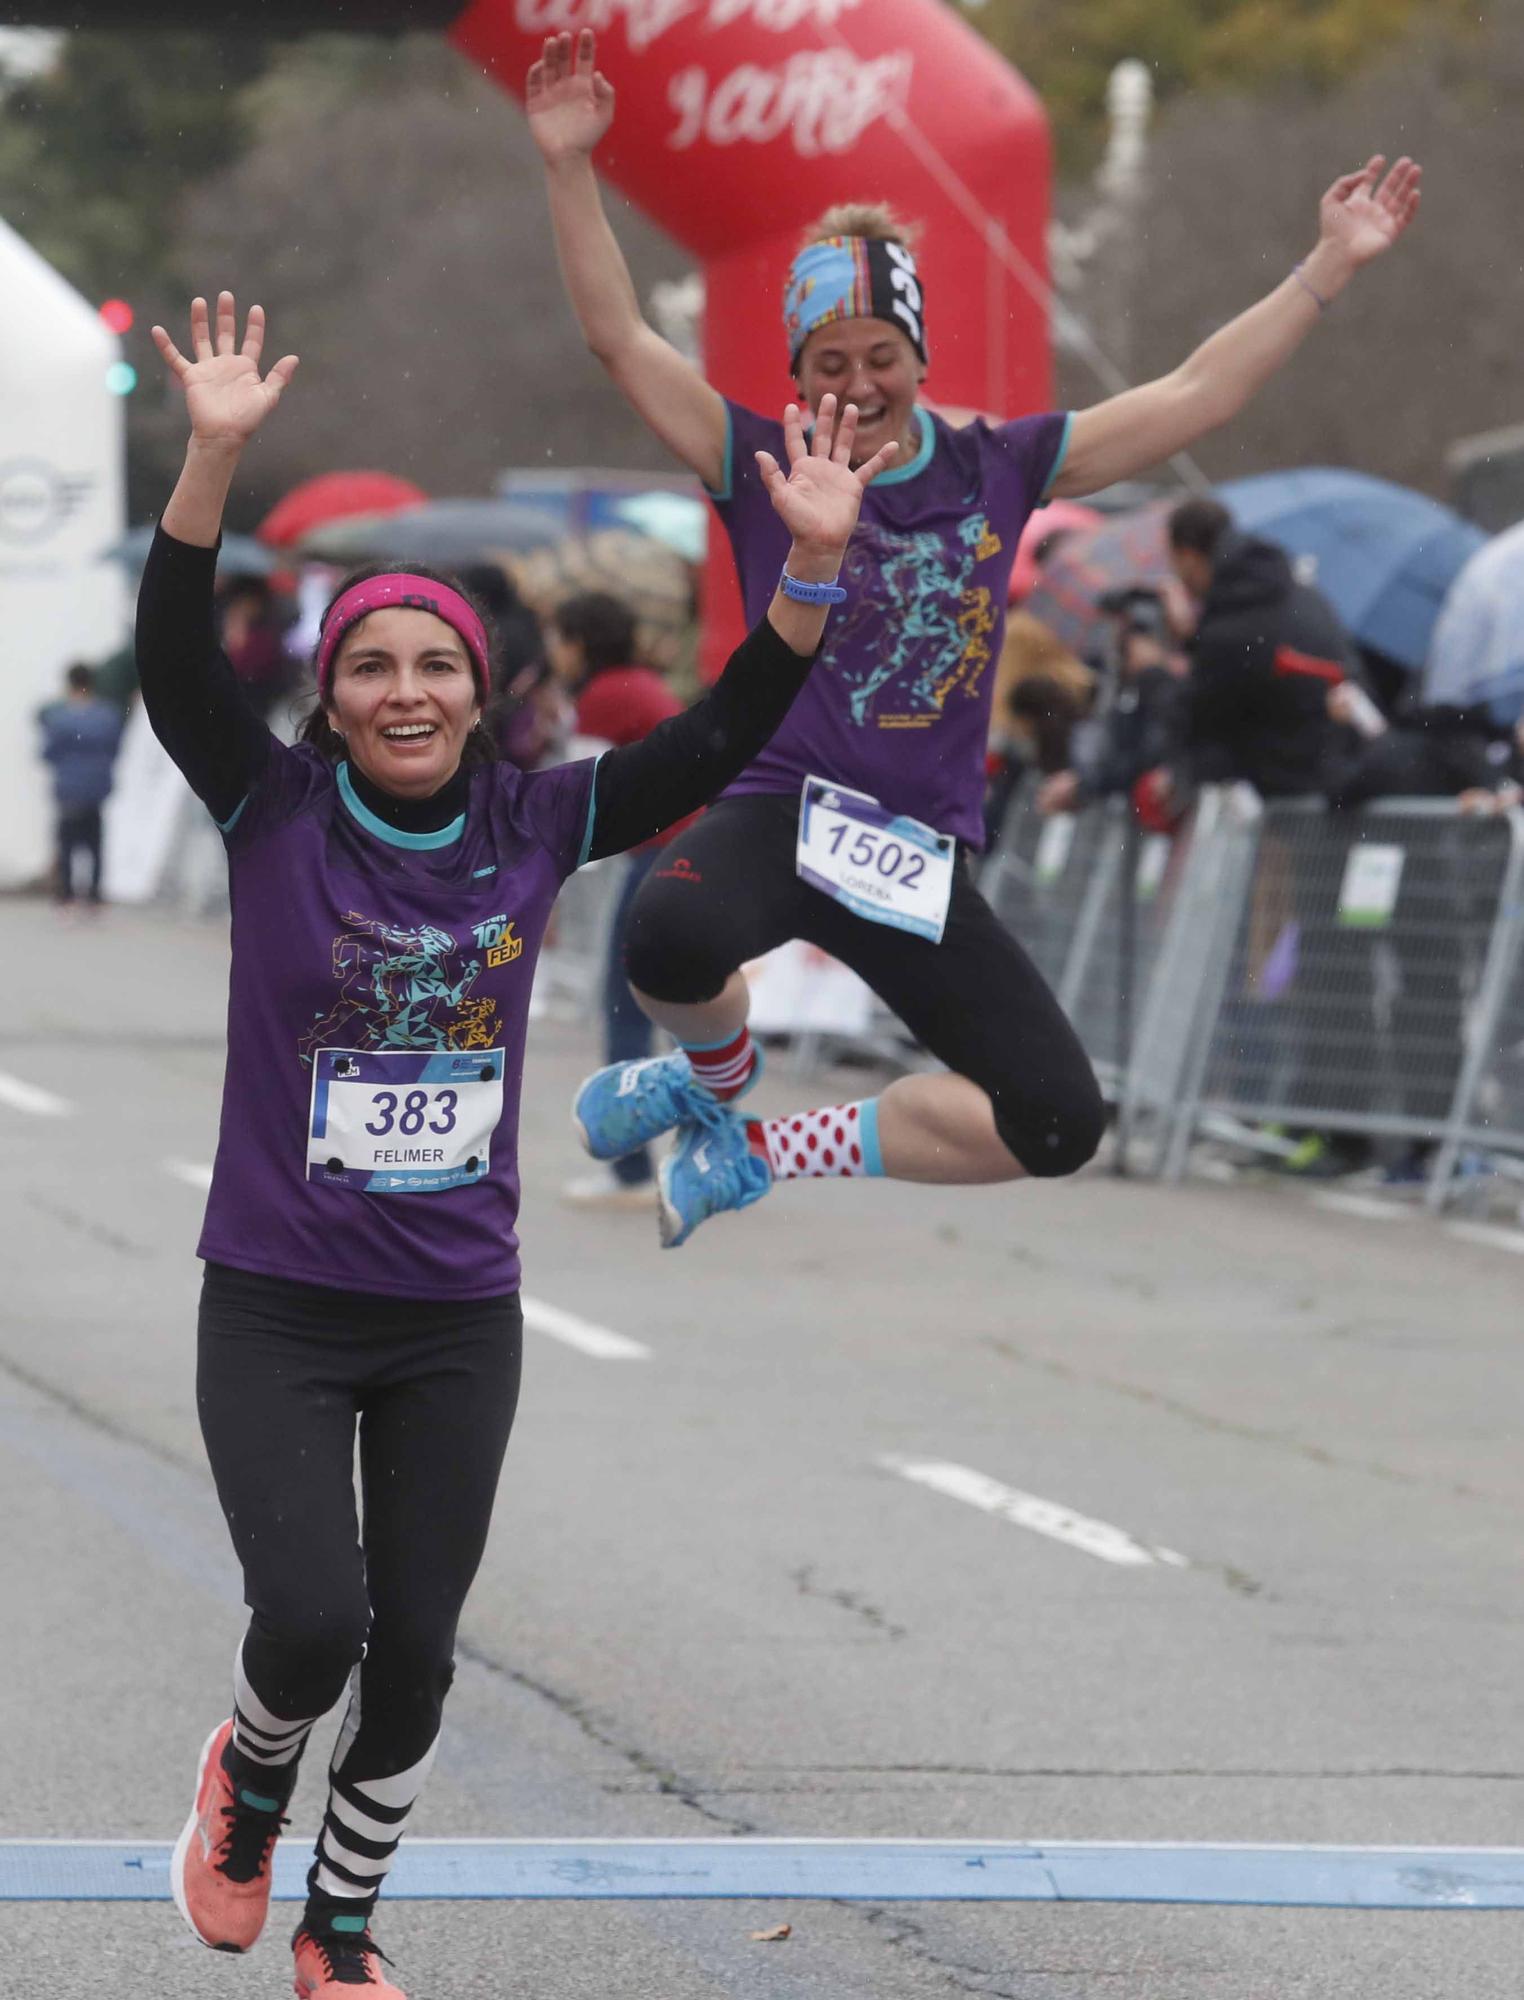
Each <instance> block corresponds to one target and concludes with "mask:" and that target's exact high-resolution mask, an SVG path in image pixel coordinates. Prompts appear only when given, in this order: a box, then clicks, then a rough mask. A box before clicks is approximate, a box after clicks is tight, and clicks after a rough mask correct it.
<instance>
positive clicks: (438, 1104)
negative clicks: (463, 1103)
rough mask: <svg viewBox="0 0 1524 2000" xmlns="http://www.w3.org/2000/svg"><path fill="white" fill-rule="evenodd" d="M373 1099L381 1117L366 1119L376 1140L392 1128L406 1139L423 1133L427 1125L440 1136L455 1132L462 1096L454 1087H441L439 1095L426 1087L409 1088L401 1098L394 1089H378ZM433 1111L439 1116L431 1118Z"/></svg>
mask: <svg viewBox="0 0 1524 2000" xmlns="http://www.w3.org/2000/svg"><path fill="white" fill-rule="evenodd" d="M370 1101H371V1103H372V1104H373V1105H374V1106H375V1108H376V1110H377V1112H378V1114H379V1116H378V1118H376V1119H367V1120H366V1124H365V1129H366V1131H367V1132H369V1133H371V1134H373V1135H374V1137H376V1138H377V1139H381V1138H384V1137H385V1135H386V1134H387V1133H388V1132H390V1131H391V1130H392V1129H393V1127H395V1128H396V1130H397V1131H399V1132H401V1133H402V1134H403V1135H404V1136H405V1137H407V1138H412V1137H413V1135H414V1134H415V1133H418V1132H421V1131H422V1130H423V1128H424V1126H425V1124H427V1126H428V1128H429V1130H430V1131H431V1132H437V1133H439V1134H440V1135H441V1136H443V1134H444V1133H446V1132H453V1131H454V1130H455V1107H456V1105H457V1104H458V1103H459V1102H460V1099H459V1097H458V1096H457V1094H456V1092H455V1091H453V1090H442V1091H440V1093H439V1095H438V1096H437V1097H434V1096H433V1095H432V1094H431V1093H430V1092H429V1091H427V1090H410V1091H409V1092H408V1093H407V1095H406V1096H405V1097H402V1098H399V1097H398V1094H397V1092H396V1091H395V1090H378V1091H377V1092H376V1093H375V1095H374V1096H373V1097H372V1098H371V1100H370ZM399 1103H400V1104H401V1106H402V1110H401V1114H400V1116H399V1114H398V1110H397V1106H398V1104H399ZM431 1110H432V1111H434V1112H436V1113H437V1114H438V1116H437V1117H434V1118H430V1117H429V1115H428V1114H429V1112H430V1111H431Z"/></svg>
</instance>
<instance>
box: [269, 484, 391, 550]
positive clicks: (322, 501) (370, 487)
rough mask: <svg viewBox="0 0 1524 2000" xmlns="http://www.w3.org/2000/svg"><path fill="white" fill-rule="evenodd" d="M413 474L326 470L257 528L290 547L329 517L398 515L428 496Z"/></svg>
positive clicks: (275, 508) (273, 542) (283, 546)
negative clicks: (411, 476)
mask: <svg viewBox="0 0 1524 2000" xmlns="http://www.w3.org/2000/svg"><path fill="white" fill-rule="evenodd" d="M428 497H429V496H428V494H427V493H425V492H424V490H423V488H422V487H421V486H415V485H414V484H413V482H412V480H411V479H399V478H398V477H397V476H396V474H395V473H391V472H324V473H320V474H319V475H318V477H317V478H316V479H304V480H303V481H302V483H301V485H300V486H293V487H292V489H291V491H290V492H289V493H288V494H287V495H286V497H285V498H284V499H283V500H278V501H277V502H276V503H275V505H274V506H273V507H272V508H271V509H270V511H269V513H268V514H266V516H265V518H264V519H263V520H262V521H261V522H260V524H259V526H258V528H257V529H256V530H255V532H256V534H257V535H258V536H259V539H260V540H261V541H262V542H264V543H266V544H267V546H269V547H270V548H273V549H288V548H291V547H292V546H293V545H294V544H295V543H297V542H299V541H300V540H301V539H302V537H303V535H308V534H311V532H312V530H313V529H314V528H320V527H322V526H323V525H324V524H325V523H326V522H328V521H340V520H344V519H346V518H347V517H348V516H349V515H351V514H397V513H400V512H401V511H402V509H403V508H404V507H417V506H421V505H422V503H423V502H424V501H425V500H427V499H428Z"/></svg>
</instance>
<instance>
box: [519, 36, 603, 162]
mask: <svg viewBox="0 0 1524 2000" xmlns="http://www.w3.org/2000/svg"><path fill="white" fill-rule="evenodd" d="M524 109H525V110H526V111H527V112H528V114H529V129H530V131H531V132H532V133H533V135H534V142H535V144H536V145H537V146H538V147H539V149H540V154H541V157H542V158H543V159H544V161H545V164H546V165H547V166H553V165H554V164H555V163H556V161H557V160H564V159H568V158H571V157H573V156H575V155H577V154H585V153H591V152H592V150H593V148H594V147H595V146H596V145H597V144H598V141H599V140H600V139H601V138H602V137H603V135H604V133H605V132H607V130H608V129H609V126H610V124H611V123H612V122H613V117H614V86H613V85H612V84H611V83H610V82H609V80H608V78H607V77H606V76H604V75H602V74H601V72H600V71H599V69H598V45H597V39H596V37H595V36H594V34H593V31H592V29H591V28H584V29H583V30H582V32H581V33H580V34H579V35H569V34H565V35H547V36H546V38H545V48H544V52H543V53H542V54H541V57H540V60H539V61H538V62H537V63H535V64H534V65H533V66H532V67H531V69H530V71H529V78H528V82H527V84H526V86H525V91H524Z"/></svg>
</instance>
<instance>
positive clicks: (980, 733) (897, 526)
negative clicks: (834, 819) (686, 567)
mask: <svg viewBox="0 0 1524 2000" xmlns="http://www.w3.org/2000/svg"><path fill="white" fill-rule="evenodd" d="M726 407H727V410H728V413H729V419H730V443H729V450H728V455H727V456H728V463H727V478H726V483H725V486H724V489H723V490H722V491H721V492H720V493H718V494H715V495H713V496H712V497H713V498H714V501H715V505H716V508H717V509H718V512H719V516H720V519H721V520H722V521H723V522H724V524H725V529H726V532H727V533H728V534H729V536H730V543H731V547H732V549H733V550H734V551H735V559H736V570H737V573H738V575H739V577H740V581H741V594H742V597H743V598H744V600H745V604H746V616H747V619H748V621H755V620H756V619H758V618H760V617H761V616H762V615H763V613H764V611H765V610H766V608H767V605H768V603H769V601H770V600H771V598H772V594H773V592H774V590H775V589H776V588H777V584H778V574H779V571H780V570H781V569H782V567H783V562H784V558H785V557H786V556H787V554H788V549H789V537H788V530H787V529H786V528H785V527H784V526H783V523H782V522H781V521H780V520H779V519H778V516H777V515H776V514H775V513H774V511H773V507H772V503H771V501H770V500H769V499H768V497H767V489H766V488H765V487H764V486H763V484H762V479H761V475H760V474H759V473H758V471H757V464H756V460H755V458H754V457H753V453H754V452H756V451H758V450H763V451H770V452H771V453H772V454H773V456H774V458H776V459H777V460H778V461H779V463H780V464H783V465H786V464H787V462H788V461H787V457H786V455H785V452H784V445H783V426H782V424H781V423H778V422H776V421H775V420H773V419H771V418H767V417H760V416H758V415H757V414H756V413H755V411H752V410H748V409H744V408H743V407H742V406H741V405H740V404H739V403H727V406H726ZM917 416H918V417H919V419H920V423H921V444H920V449H919V450H918V451H917V453H916V455H915V457H914V459H913V460H912V461H911V462H910V463H909V464H908V465H904V466H896V467H895V468H893V469H892V470H891V471H889V472H887V473H884V474H881V475H880V477H879V478H877V479H876V480H875V481H874V482H873V484H872V485H871V486H870V487H869V488H868V491H867V493H866V495H865V496H864V498H863V508H862V515H861V517H860V519H859V522H858V525H857V529H856V532H855V533H854V534H853V537H852V543H851V546H850V548H849V549H848V551H847V559H846V563H845V564H844V566H843V568H842V573H841V582H842V584H843V585H844V586H845V588H846V590H847V592H848V596H847V601H846V603H845V604H839V605H837V606H836V607H835V609H834V610H833V611H832V613H831V617H830V622H829V623H828V625H827V626H826V635H825V644H824V645H823V646H822V648H821V650H820V655H819V658H818V660H817V662H816V666H815V671H814V673H812V674H811V676H810V678H809V680H808V681H807V682H806V684H805V688H804V692H803V693H802V694H801V695H800V696H799V698H798V700H797V701H796V702H795V703H794V706H793V708H792V709H791V710H790V711H789V714H788V716H787V717H786V719H785V721H784V723H783V726H782V727H781V728H780V729H779V731H778V733H777V735H776V736H774V738H773V740H772V741H771V743H769V744H768V746H767V748H766V749H765V750H764V751H763V752H762V754H761V756H760V757H758V758H757V759H756V760H755V761H754V762H753V763H752V764H750V765H749V766H748V767H747V769H746V771H745V772H744V773H743V774H742V776H741V777H740V778H738V779H737V780H736V781H735V783H734V784H732V785H731V786H730V787H729V788H728V791H727V792H726V794H725V796H727V797H739V796H742V795H744V794H748V793H755V792H787V793H797V792H798V791H799V789H800V787H801V786H802V785H803V783H804V781H805V779H806V778H808V777H820V778H832V779H835V780H836V782H837V783H838V784H842V785H850V786H851V787H852V788H853V789H854V790H857V791H861V792H870V793H872V795H873V796H874V797H875V798H876V799H879V800H880V801H881V802H882V803H883V804H884V805H886V806H888V807H890V809H891V810H892V811H894V812H900V813H909V814H911V815H912V816H913V817H914V818H916V819H920V820H925V821H926V822H927V824H928V825H930V826H934V827H935V828H936V829H937V830H938V832H940V833H951V834H955V835H956V836H957V838H958V839H959V840H965V841H967V842H969V844H970V845H971V846H974V847H981V846H982V845H983V844H984V818H983V802H984V757H985V745H986V742H987V739H988V736H989V714H990V700H991V697H992V694H993V690H994V682H995V662H996V660H997V658H998V657H999V653H1000V642H1001V639H1002V638H1003V636H1004V633H1005V613H1006V596H1007V592H1008V590H1009V588H1010V578H1011V565H1012V563H1013V562H1014V561H1015V557H1016V544H1017V541H1018V539H1019V538H1020V535H1021V531H1022V529H1023V527H1025V525H1026V522H1027V517H1028V515H1029V514H1030V513H1031V512H1032V509H1033V508H1034V507H1036V506H1038V505H1039V504H1040V502H1041V500H1042V498H1043V496H1044V494H1045V493H1046V492H1047V489H1048V488H1049V487H1050V486H1051V485H1052V483H1053V481H1054V479H1055V478H1056V477H1057V474H1058V471H1059V468H1060V466H1061V465H1062V464H1063V457H1064V451H1065V448H1066V445H1067V441H1068V426H1069V419H1068V417H1066V416H1064V415H1063V414H1061V413H1055V414H1050V415H1047V416H1037V417H1022V418H1019V419H1018V420H1017V421H1016V422H1015V423H1009V424H989V423H986V422H984V420H983V419H982V418H981V419H980V420H978V421H977V422H975V423H972V424H968V425H966V426H964V427H963V428H962V429H954V428H953V426H952V425H951V424H949V423H947V422H946V421H945V420H944V419H943V418H942V417H940V416H938V415H936V414H935V412H933V411H929V410H926V409H918V410H917Z"/></svg>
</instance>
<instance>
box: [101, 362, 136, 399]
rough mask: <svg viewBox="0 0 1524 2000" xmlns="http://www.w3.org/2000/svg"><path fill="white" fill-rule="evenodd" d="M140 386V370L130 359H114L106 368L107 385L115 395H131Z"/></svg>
mask: <svg viewBox="0 0 1524 2000" xmlns="http://www.w3.org/2000/svg"><path fill="white" fill-rule="evenodd" d="M137 386H138V371H137V370H136V368H134V367H133V365H132V363H131V362H130V361H113V362H112V364H111V366H110V367H109V368H108V369H107V370H106V387H107V388H108V389H109V390H110V391H111V393H112V395H113V396H130V395H131V394H132V392H133V390H134V389H135V388H136V387H137Z"/></svg>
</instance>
